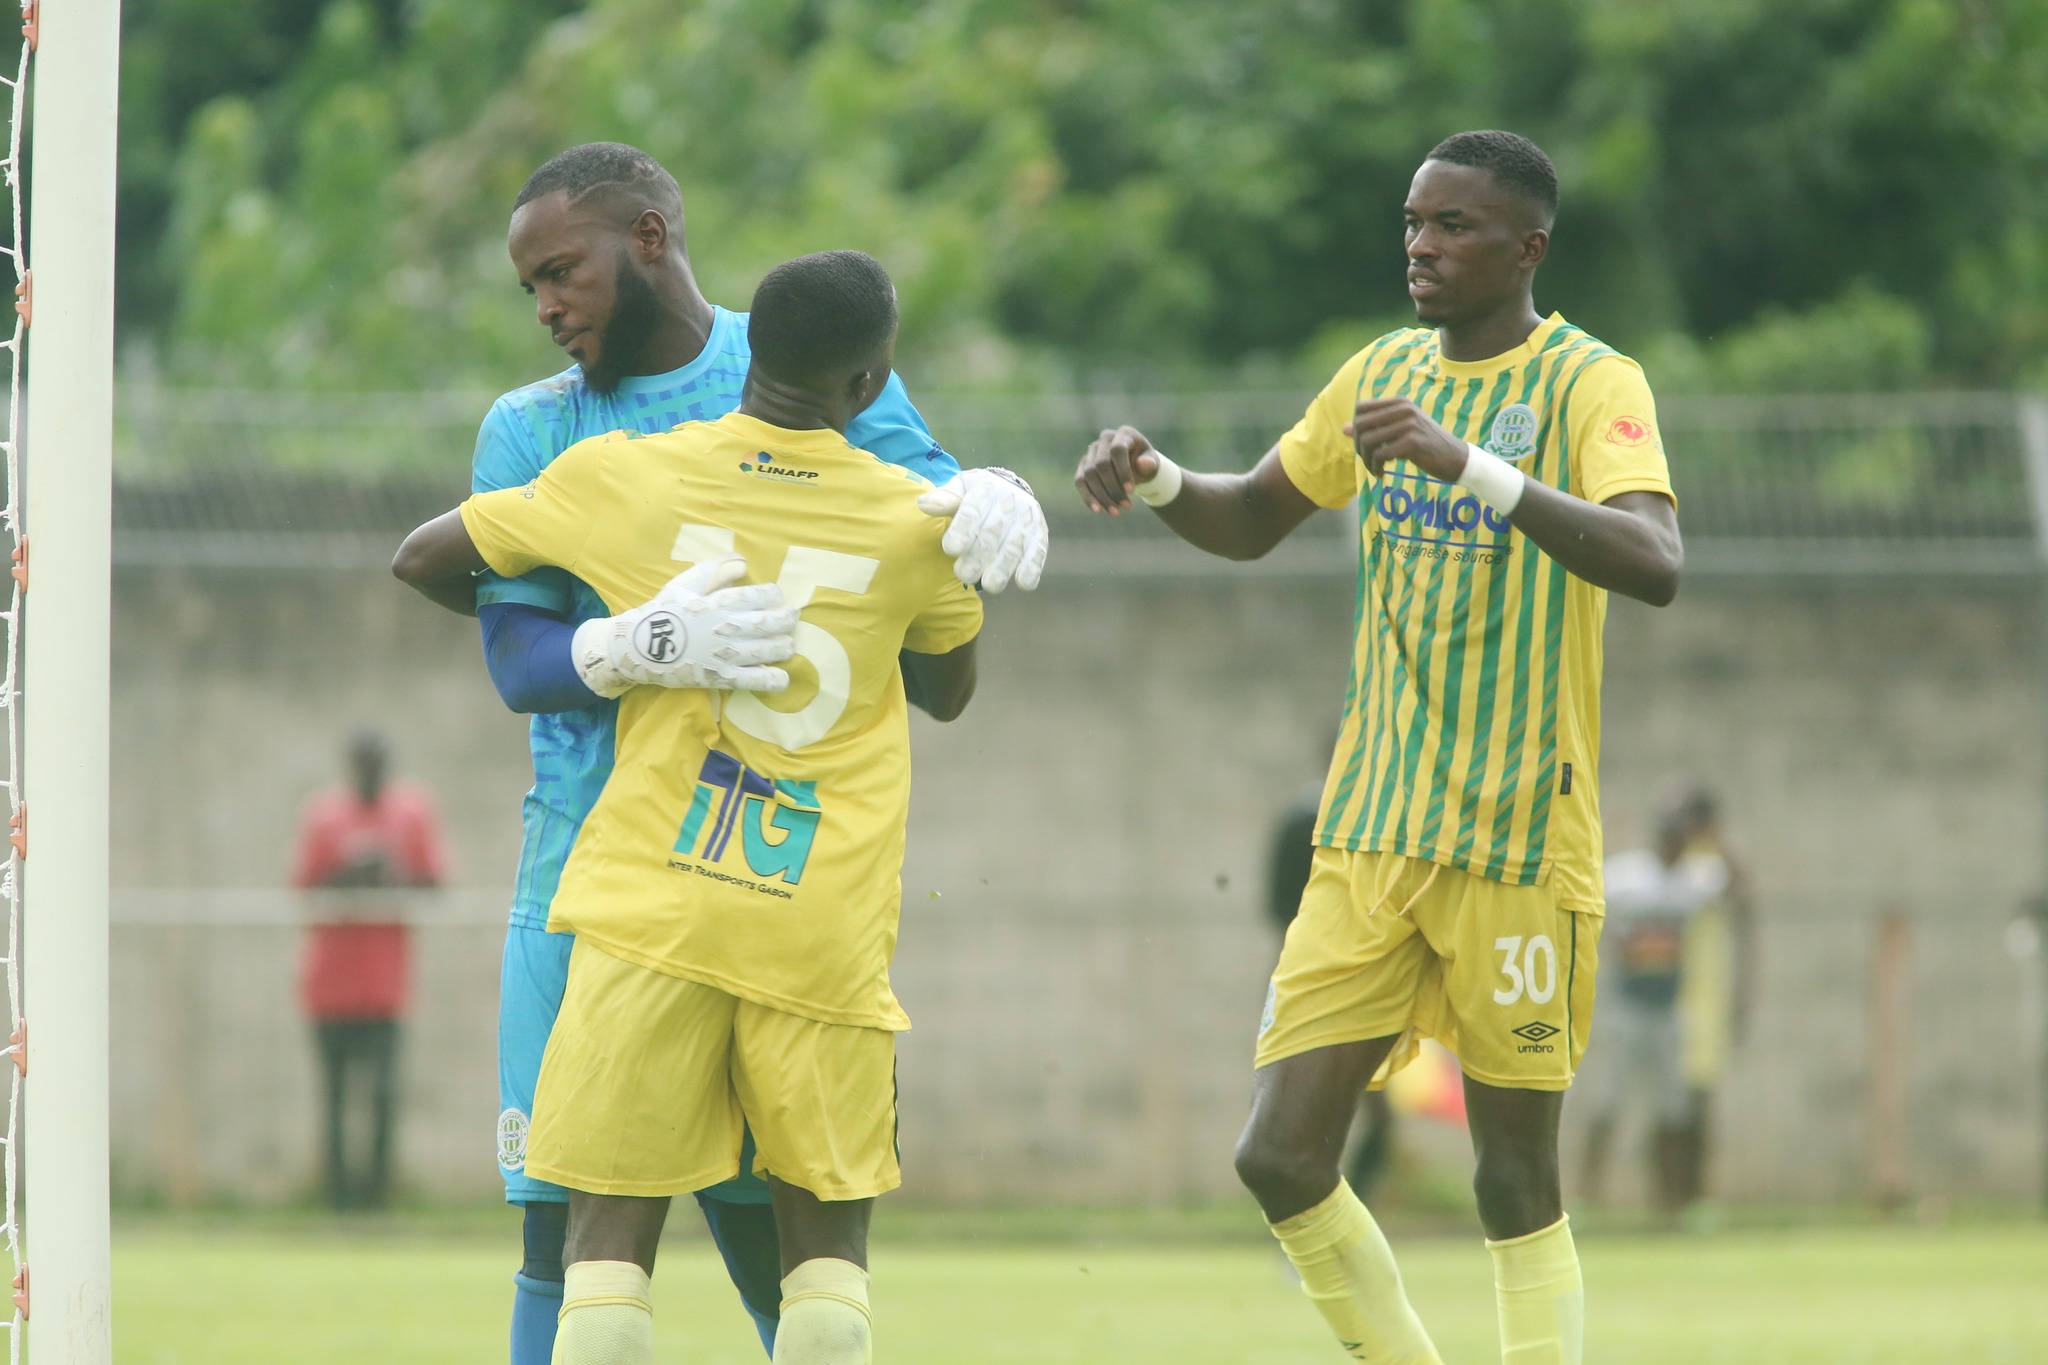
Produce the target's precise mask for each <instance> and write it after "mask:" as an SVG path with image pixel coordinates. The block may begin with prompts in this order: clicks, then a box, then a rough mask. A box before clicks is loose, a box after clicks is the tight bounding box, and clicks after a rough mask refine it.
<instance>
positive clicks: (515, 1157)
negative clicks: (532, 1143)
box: [498, 1109, 527, 1171]
mask: <svg viewBox="0 0 2048 1365" xmlns="http://www.w3.org/2000/svg"><path fill="white" fill-rule="evenodd" d="M526 1129H527V1122H526V1115H525V1114H523V1113H521V1112H520V1111H519V1110H517V1109H507V1110H506V1111H505V1112H504V1113H502V1114H500V1115H498V1165H499V1166H500V1167H502V1168H503V1169H505V1170H508V1171H522V1170H525V1169H526Z"/></svg>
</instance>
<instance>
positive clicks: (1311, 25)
mask: <svg viewBox="0 0 2048 1365" xmlns="http://www.w3.org/2000/svg"><path fill="white" fill-rule="evenodd" d="M130 13H131V16H139V17H134V18H132V21H131V22H132V25H133V28H132V32H133V33H134V34H135V35H136V36H135V37H133V38H131V53H134V52H135V49H136V48H137V47H138V46H139V47H141V48H142V52H141V54H140V56H139V57H138V56H135V55H131V58H130V62H131V69H130V94H129V96H128V97H126V98H124V137H126V138H128V143H127V150H126V152H125V153H124V155H125V156H126V157H127V158H128V160H129V161H130V162H132V161H134V160H135V157H136V155H137V154H138V151H139V152H140V154H141V155H142V156H143V157H144V158H145V159H146V161H147V162H148V164H147V165H146V166H143V167H138V168H136V169H135V170H134V172H133V177H134V180H133V183H132V184H131V183H129V182H126V181H124V194H125V195H127V196H128V197H127V198H125V199H124V205H125V204H127V203H129V202H131V201H137V202H147V203H152V204H155V205H156V206H157V207H158V212H157V215H156V219H155V220H154V222H152V221H150V220H147V219H145V220H143V221H140V222H137V223H135V224H133V225H131V227H130V229H129V230H128V235H127V236H126V237H124V260H123V269H124V281H126V280H127V276H128V275H129V274H131V273H132V274H134V276H135V280H136V281H139V282H137V283H133V284H132V285H131V284H130V283H126V282H124V291H126V292H124V296H123V297H124V304H125V303H126V302H128V301H133V308H132V310H131V311H130V312H129V313H128V314H125V315H124V319H125V323H126V331H125V335H126V336H127V337H128V338H129V339H130V340H135V339H137V338H142V337H154V338H157V339H158V340H160V342H161V345H160V347H159V348H158V354H159V357H160V364H161V366H162V367H163V369H164V371H165V373H166V374H167V375H168V376H169V377H172V378H175V379H177V380H180V381H191V382H201V381H212V382H233V383H248V384H276V385H308V386H320V387H360V386H405V387H411V386H417V385H423V384H439V383H452V382H476V383H481V384H485V385H491V384H503V383H505V382H509V381H511V380H512V379H515V378H519V377H522V376H525V375H529V374H533V373H538V372H541V371H542V370H543V369H544V368H545V367H547V366H549V365H551V364H554V363H558V362H559V357H556V356H553V355H552V354H551V352H550V351H549V348H548V347H547V346H546V343H545V338H544V336H543V335H542V334H541V333H540V331H539V329H538V328H535V327H534V326H532V324H531V322H530V320H529V317H528V314H527V313H526V311H525V309H524V307H523V305H522V304H521V301H520V300H519V298H518V296H517V294H516V293H515V292H514V291H513V288H512V280H511V276H510V271H509V267H508V266H507V265H506V264H505V261H504V257H503V253H502V234H503V229H504V220H505V215H506V212H507V210H508V208H509V205H510V201H511V197H512V195H513V193H514V191H515V190H516V189H517V187H518V185H519V183H520V181H521V180H522V179H523V178H524V176H525V174H526V173H527V172H528V171H529V170H531V169H532V167H533V166H534V165H536V164H538V163H539V161H541V160H542V159H544V158H545V157H546V156H547V155H549V154H550V153H552V152H554V151H556V150H558V149H559V148H561V147H563V146H565V145H568V144H570V143H573V142H577V141H583V140H588V139H593V138H617V139H621V140H626V141H631V142H635V143H637V144H639V145H642V146H645V147H646V148H647V149H648V150H649V151H651V152H653V153H654V154H655V155H657V156H659V157H660V158H662V160H663V161H664V162H665V163H666V164H668V165H669V166H670V167H671V168H672V169H673V170H674V171H675V172H676V173H677V176H678V178H679V179H680V180H681V181H682V183H683V188H684V193H685V198H686V202H687V204H688V212H689V230H690V236H691V240H692V242H693V244H694V250H693V256H694V257H695V259H696V261H697V263H698V266H699V272H700V275H701V276H702V278H703V279H704V281H705V284H706V286H707V289H708V291H709V292H710V293H711V294H712V296H713V297H714V298H717V299H719V300H721V301H723V302H727V303H729V304H734V305H742V306H743V305H744V302H745V299H746V297H747V294H748V293H749V292H750V290H751V286H752V282H753V280H754V279H755V278H757V277H758V275H759V273H760V272H761V271H762V270H763V269H765V268H766V267H767V266H768V265H770V264H772V263H774V262H775V261H776V260H778V259H781V258H783V257H786V256H788V255H791V254H794V253H796V252H800V251H805V250H813V249H817V248H821V247H827V246H859V247H863V248H865V249H867V250H870V251H873V252H875V253H876V254H877V255H878V256H880V257H881V258H882V259H883V260H884V261H885V262H886V263H887V264H888V265H889V266H890V268H891V270H892V272H894V273H895V274H896V276H897V278H898V280H899V283H900V284H901V287H902V290H903V295H904V306H905V319H906V334H905V339H904V347H903V353H904V357H905V362H906V364H912V365H918V366H921V367H923V370H924V372H925V374H926V377H925V378H924V381H923V382H925V383H926V384H930V383H934V382H950V383H959V384H972V385H1030V384H1034V383H1038V382H1041V381H1042V380H1043V379H1044V378H1045V377H1046V376H1047V375H1049V374H1052V373H1056V372H1062V371H1070V372H1080V373H1086V374H1093V375H1109V376H1114V377H1115V378H1117V379H1118V380H1120V381H1130V380H1132V379H1134V378H1137V377H1149V378H1154V379H1157V378H1160V377H1162V376H1165V377H1167V378H1172V377H1174V376H1178V377H1180V378H1182V379H1183V380H1191V379H1193V378H1194V377H1196V376H1202V375H1212V374H1214V373H1216V372H1217V371H1218V370H1221V369H1228V368H1229V367H1233V366H1242V365H1246V364H1248V363H1253V362H1255V361H1256V360H1257V359H1258V358H1260V357H1267V358H1272V357H1278V358H1279V359H1280V360H1281V362H1282V363H1288V364H1293V365H1297V366H1309V365H1314V366H1315V367H1320V366H1321V365H1322V364H1323V363H1324V362H1325V360H1326V359H1327V358H1328V357H1329V355H1330V354H1331V353H1332V351H1333V350H1334V349H1335V348H1336V347H1337V346H1338V345H1340V344H1342V343H1343V342H1344V341H1347V340H1351V339H1354V338H1357V337H1362V336H1363V335H1366V334H1369V333H1370V331H1372V330H1374V329H1375V328H1377V327H1379V326H1382V325H1385V323H1386V322H1388V321H1391V320H1398V319H1399V318H1400V317H1401V315H1402V314H1403V312H1404V308H1405V302H1406V300H1405V297H1404V295H1403V293H1402V284H1401V270H1400V240H1399V221H1400V220H1399V208H1400V202H1401V197H1402V194H1403V191H1404V189H1405V187H1406V184H1407V181H1408V178H1409V176H1410V175H1411V173H1412V172H1413V169H1414V167H1415V165H1416V164H1417V162H1418V161H1419V160H1420V159H1421V158H1422V156H1423V155H1424V154H1425V153H1426V152H1427V151H1428V149H1429V147H1430V145H1431V144H1432V143H1434V142H1435V141H1436V140H1437V139H1439V138H1440V137H1442V136H1444V135H1446V134H1447V133H1450V132H1454V131H1457V130H1458V129H1461V128H1469V127H1484V126H1501V127H1510V128H1514V129H1516V130H1518V131H1521V132H1524V133H1527V134H1528V135H1530V136H1532V137H1534V138H1535V139H1536V140H1537V141H1538V142H1540V143H1542V144H1543V145H1544V146H1545V147H1546V148H1547V149H1548V150H1549V151H1550V152H1551V154H1552V156H1553V157H1554V158H1555V160H1556V161H1557V164H1558V167H1559V171H1560V175H1561V177H1562V181H1563V192H1564V208H1563V211H1562V213H1561V215H1560V219H1559V223H1558V228H1557V234H1556V247H1555V250H1554V252H1553V256H1552V263H1551V264H1550V266H1549V267H1548V268H1547V269H1546V273H1545V278H1544V282H1543V285H1542V291H1541V299H1540V301H1541V302H1542V303H1544V304H1545V305H1546V306H1551V307H1557V308H1559V309H1561V310H1562V311H1564V312H1565V313H1567V314H1568V315H1569V316H1571V317H1572V318H1573V319H1574V320H1575V321H1578V322H1580V323H1582V324H1584V325H1586V326H1588V327H1590V328H1592V329H1593V330H1594V331H1595V332H1598V333H1600V334H1601V335H1603V336H1607V337H1609V338H1610V339H1612V340H1613V341H1615V342H1616V343H1617V344H1619V345H1622V346H1624V347H1632V348H1645V349H1648V350H1650V351H1655V350H1656V349H1657V348H1658V347H1659V346H1660V345H1662V346H1664V347H1665V348H1666V350H1667V351H1669V350H1670V346H1669V344H1668V342H1666V341H1665V340H1664V339H1666V338H1671V337H1675V336H1684V337H1689V338H1691V339H1692V341H1693V342H1694V343H1696V344H1694V345H1693V346H1692V347H1691V349H1690V351H1689V352H1688V354H1690V356H1691V357H1692V361H1693V363H1691V364H1689V365H1685V366H1680V367H1678V369H1677V370H1676V371H1675V372H1674V375H1673V378H1674V380H1677V379H1683V380H1684V381H1685V382H1687V383H1692V384H1696V385H1699V386H1713V387H1728V386H1740V387H1757V386H1762V387H1784V386H1787V385H1792V386H1826V387H1851V388H1853V387H1872V386H1895V385H1900V384H1921V383H1936V382H1938V383H1948V384H1971V385H1975V384H2002V383H2008V382H2013V381H2014V380H2016V379H2020V378H2023V377H2027V376H2030V375H2032V376H2036V377H2040V378H2048V214H2044V212H2043V209H2044V207H2048V205H2044V203H2043V194H2044V191H2043V189H2042V186H2043V185H2044V184H2048V176H2044V172H2048V93H2044V92H2048V6H2043V5H2041V4H2039V3H2038V0H1969V2H1968V3H1945V2H1944V0H1777V3H1774V4H1768V5H1767V4H1764V3H1762V0H1717V3H1715V4H1713V5H1710V6H1670V5H1661V4H1654V3H1646V2H1645V0H1268V3H1265V4H1261V5H1243V4H1233V3H1225V2H1224V0H1177V2H1175V3H1169V2H1168V0H691V2H690V3H683V4H678V3H675V2H674V0H592V3H590V4H589V5H588V6H587V7H585V8H582V9H580V10H576V11H575V12H574V13H571V4H570V0H415V3H412V4H409V5H403V6H401V5H399V4H398V3H397V0H376V2H375V3H372V2H371V0H327V3H325V4H324V5H314V4H305V3H301V4H297V5H291V4H287V3H285V0H263V3H255V4H251V3H249V2H248V0H153V3H152V2H151V0H132V3H131V10H130ZM564 16H567V17H564ZM208 23H215V24H225V25H226V27H225V28H222V29H221V30H220V31H221V32H222V33H223V34H225V35H227V37H226V39H224V40H223V42H222V48H223V52H222V54H221V55H220V57H219V58H218V60H215V61H212V64H211V65H210V66H207V65H206V64H205V63H202V62H200V61H199V60H198V59H197V58H196V57H195V56H194V53H193V45H194V43H195V42H196V40H194V39H193V38H192V37H191V34H192V33H193V32H195V31H205V29H206V25H207V24H208ZM138 62H139V63H140V66H141V72H140V76H139V77H138V75H137V74H136V64H137V63H138ZM152 63H154V65H152ZM202 67H205V69H206V70H207V71H208V72H210V73H211V74H210V76H208V77H207V79H212V80H214V81H215V82H216V84H215V86H214V87H213V88H215V89H218V90H219V91H220V93H218V94H216V95H215V96H214V97H213V98H211V99H210V100H205V101H202V100H201V99H200V98H199V97H198V94H197V93H196V92H197V90H198V89H199V88H200V87H201V86H202V85H203V83H204V82H203V80H202V78H201V74H200V71H201V68H202ZM131 100H132V101H133V102H134V108H135V110H136V111H137V112H134V113H133V114H132V116H131V111H130V102H131ZM145 108H147V109H148V110H151V111H155V112H152V113H147V114H145V113H143V112H140V111H142V110H144V109H145ZM146 120H154V121H153V122H149V123H148V126H146V127H145V126H140V125H141V124H142V123H143V122H144V121H146ZM152 195H154V196H155V198H154V199H151V198H150V197H149V196H152ZM165 205H169V206H170V208H169V211H168V212H164V211H163V209H164V206H165ZM1674 353H1675V352H1674Z"/></svg>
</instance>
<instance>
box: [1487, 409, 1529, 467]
mask: <svg viewBox="0 0 2048 1365" xmlns="http://www.w3.org/2000/svg"><path fill="white" fill-rule="evenodd" d="M1486 448H1487V449H1488V450H1490V451H1492V452H1493V453H1494V454H1495V455H1497V456H1499V457H1500V458H1501V459H1503V460H1506V461H1508V462H1509V463H1510V464H1512V463H1514V462H1515V461H1516V460H1526V459H1528V458H1529V457H1530V456H1531V455H1534V454H1535V453H1536V409H1534V408H1532V407H1530V406H1529V405H1528V404H1527V403H1510V404H1508V405H1507V406H1506V407H1504V408H1502V409H1501V410H1500V411H1499V412H1497V413H1495V414H1494V415H1493V429H1492V430H1491V431H1489V432H1488V433H1487V436H1486Z"/></svg>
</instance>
